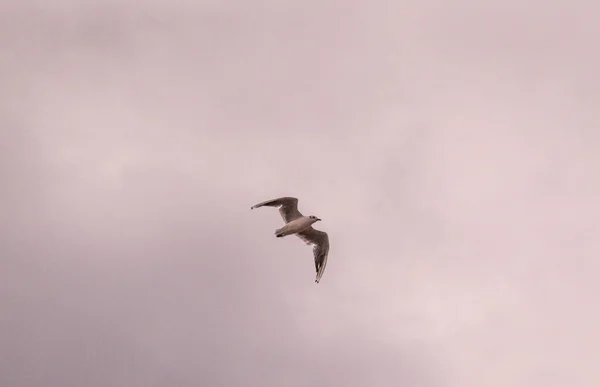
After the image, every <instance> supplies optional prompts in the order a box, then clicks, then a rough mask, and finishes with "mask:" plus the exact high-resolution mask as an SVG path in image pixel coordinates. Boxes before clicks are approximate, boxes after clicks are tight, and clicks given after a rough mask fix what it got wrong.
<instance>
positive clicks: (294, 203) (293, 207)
mask: <svg viewBox="0 0 600 387" xmlns="http://www.w3.org/2000/svg"><path fill="white" fill-rule="evenodd" d="M262 206H268V207H279V213H280V214H281V217H282V218H283V221H284V222H286V223H289V222H291V221H292V220H294V219H298V218H301V217H302V214H301V213H300V211H298V199H296V198H292V197H283V198H278V199H273V200H267V201H266V202H262V203H258V204H255V205H253V206H252V207H250V209H251V210H253V209H255V208H258V207H262Z"/></svg>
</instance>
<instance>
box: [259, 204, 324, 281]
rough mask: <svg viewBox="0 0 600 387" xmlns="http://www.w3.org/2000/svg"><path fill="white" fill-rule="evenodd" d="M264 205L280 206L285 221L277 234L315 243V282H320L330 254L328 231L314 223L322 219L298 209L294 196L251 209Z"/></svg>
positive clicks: (308, 243) (309, 243)
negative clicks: (306, 214)
mask: <svg viewBox="0 0 600 387" xmlns="http://www.w3.org/2000/svg"><path fill="white" fill-rule="evenodd" d="M262 206H268V207H279V213H280V214H281V217H282V218H283V221H284V222H285V225H284V226H283V227H282V228H278V229H277V230H275V236H276V237H277V238H282V237H285V236H288V235H294V234H295V235H296V236H297V237H298V238H300V239H302V240H303V241H304V242H306V244H307V245H313V246H314V247H313V255H314V258H315V269H316V271H317V277H316V278H315V282H316V283H319V281H320V280H321V277H322V276H323V272H324V271H325V265H326V264H327V256H328V254H329V237H328V236H327V233H326V232H323V231H319V230H315V229H314V228H313V227H312V225H313V224H314V223H316V222H319V221H320V220H321V219H319V218H317V217H316V216H314V215H310V216H304V215H302V214H301V213H300V211H298V199H296V198H292V197H282V198H278V199H273V200H267V201H266V202H262V203H258V204H255V205H253V206H252V207H250V209H251V210H253V209H255V208H259V207H262Z"/></svg>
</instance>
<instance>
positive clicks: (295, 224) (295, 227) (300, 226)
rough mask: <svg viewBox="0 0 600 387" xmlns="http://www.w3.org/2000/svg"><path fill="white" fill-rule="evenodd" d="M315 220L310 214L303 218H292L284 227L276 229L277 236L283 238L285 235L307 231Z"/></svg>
mask: <svg viewBox="0 0 600 387" xmlns="http://www.w3.org/2000/svg"><path fill="white" fill-rule="evenodd" d="M315 222H316V220H315V219H311V218H310V217H308V216H303V217H301V218H298V219H294V220H291V221H289V222H287V223H286V224H285V226H283V227H282V228H279V229H277V230H275V236H277V238H281V237H284V236H288V235H293V234H296V233H299V232H302V231H305V230H307V229H308V228H309V227H310V226H312V224H313V223H315Z"/></svg>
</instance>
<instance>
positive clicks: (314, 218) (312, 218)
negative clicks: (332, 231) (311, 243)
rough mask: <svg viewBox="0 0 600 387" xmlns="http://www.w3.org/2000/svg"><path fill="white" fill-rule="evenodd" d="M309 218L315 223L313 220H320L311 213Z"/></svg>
mask: <svg viewBox="0 0 600 387" xmlns="http://www.w3.org/2000/svg"><path fill="white" fill-rule="evenodd" d="M309 218H310V220H312V221H313V223H315V222H318V221H320V220H321V219H319V218H317V217H316V216H314V215H311V216H309Z"/></svg>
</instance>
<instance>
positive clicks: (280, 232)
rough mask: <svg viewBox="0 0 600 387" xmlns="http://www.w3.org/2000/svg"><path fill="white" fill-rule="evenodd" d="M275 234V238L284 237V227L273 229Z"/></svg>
mask: <svg viewBox="0 0 600 387" xmlns="http://www.w3.org/2000/svg"><path fill="white" fill-rule="evenodd" d="M275 236H276V237H277V238H281V237H284V236H285V227H282V228H278V229H277V230H275Z"/></svg>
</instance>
